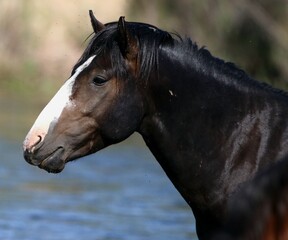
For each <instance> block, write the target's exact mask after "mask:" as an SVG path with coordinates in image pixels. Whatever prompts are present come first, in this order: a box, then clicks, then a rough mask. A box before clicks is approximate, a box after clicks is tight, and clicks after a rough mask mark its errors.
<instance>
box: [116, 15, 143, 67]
mask: <svg viewBox="0 0 288 240" xmlns="http://www.w3.org/2000/svg"><path fill="white" fill-rule="evenodd" d="M117 42H118V45H119V48H120V51H121V53H122V55H123V57H124V58H125V59H127V60H129V61H132V60H135V59H136V57H137V52H138V45H137V39H136V38H135V37H134V36H133V35H132V34H131V33H130V32H129V30H128V29H127V26H126V22H125V17H120V18H119V21H118V37H117Z"/></svg>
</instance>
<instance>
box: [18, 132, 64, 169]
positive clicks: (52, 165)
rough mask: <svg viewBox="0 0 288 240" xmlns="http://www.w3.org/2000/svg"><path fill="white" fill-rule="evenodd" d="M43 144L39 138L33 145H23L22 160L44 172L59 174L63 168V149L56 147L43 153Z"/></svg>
mask: <svg viewBox="0 0 288 240" xmlns="http://www.w3.org/2000/svg"><path fill="white" fill-rule="evenodd" d="M42 147H43V142H42V141H41V137H39V141H37V142H36V143H35V144H34V145H31V146H29V145H27V144H25V143H24V146H23V148H24V158H25V160H26V161H27V162H28V163H29V164H31V165H34V166H38V167H39V168H41V169H44V170H46V171H47V172H50V173H59V172H61V171H62V170H63V169H64V167H65V160H63V158H62V156H63V154H64V148H63V147H61V146H60V147H56V148H54V149H53V150H49V151H48V152H44V151H43V149H44V148H42ZM50 149H51V148H50Z"/></svg>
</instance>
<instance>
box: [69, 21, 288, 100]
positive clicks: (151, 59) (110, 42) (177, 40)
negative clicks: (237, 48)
mask: <svg viewBox="0 0 288 240" xmlns="http://www.w3.org/2000/svg"><path fill="white" fill-rule="evenodd" d="M127 28H128V29H129V31H130V32H131V34H133V35H134V36H136V38H137V39H138V42H139V51H140V54H139V59H138V62H140V69H139V78H140V79H141V80H143V81H145V80H147V79H148V78H149V76H150V73H151V72H152V71H153V70H155V71H156V72H157V68H158V66H159V59H158V56H159V51H160V49H163V48H169V49H170V50H171V51H174V54H175V55H173V56H176V57H177V60H179V61H182V63H183V64H186V65H187V64H189V65H190V67H191V68H192V70H194V71H198V72H201V74H204V75H206V76H209V77H213V78H215V79H217V80H219V81H221V82H222V83H223V84H226V85H237V86H238V85H239V86H240V87H242V88H243V89H245V90H244V91H249V89H251V88H254V89H259V90H264V91H268V92H272V93H276V94H277V95H280V96H282V97H285V98H286V97H288V95H287V93H285V92H284V91H282V90H279V89H275V88H273V87H271V86H270V85H268V84H266V83H262V82H258V81H256V80H254V79H252V78H251V77H249V76H248V75H247V74H246V73H245V72H244V71H243V70H242V69H240V68H239V67H237V66H236V65H235V64H234V63H231V62H226V61H224V60H222V59H219V58H217V57H214V56H212V54H211V53H210V52H209V51H208V50H207V49H206V48H204V47H201V48H199V47H198V45H197V44H196V43H195V42H193V41H192V40H191V39H190V38H182V37H181V36H180V35H178V34H175V33H168V32H166V31H163V30H161V29H159V28H157V27H155V26H153V25H149V24H146V23H138V22H127ZM92 35H93V34H92ZM116 39H117V22H112V23H108V24H106V25H105V29H104V30H103V31H101V32H99V33H98V34H94V35H93V37H92V38H91V40H90V42H89V44H88V46H87V48H86V49H85V51H84V53H83V55H82V56H81V58H80V60H79V61H78V63H77V64H76V65H75V66H74V68H73V71H72V74H73V73H74V71H75V69H76V68H77V67H78V66H79V65H81V64H82V63H83V62H85V61H86V60H87V59H88V58H89V57H91V56H92V55H101V54H103V55H106V54H107V51H109V53H110V56H111V62H112V65H113V66H114V67H115V70H116V72H117V75H118V76H121V75H123V73H124V71H125V68H124V62H123V57H122V55H121V52H120V50H119V48H118V46H117V41H116ZM115 48H116V49H117V48H118V50H116V51H115ZM255 87H256V88H255Z"/></svg>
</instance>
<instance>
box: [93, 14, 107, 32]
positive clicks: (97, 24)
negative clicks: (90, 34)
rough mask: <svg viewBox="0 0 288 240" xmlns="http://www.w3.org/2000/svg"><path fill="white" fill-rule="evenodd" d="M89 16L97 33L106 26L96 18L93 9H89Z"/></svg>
mask: <svg viewBox="0 0 288 240" xmlns="http://www.w3.org/2000/svg"><path fill="white" fill-rule="evenodd" d="M89 16H90V20H91V24H92V27H93V30H94V33H95V34H96V33H98V32H100V31H101V30H103V29H104V28H105V26H104V24H103V23H101V22H99V21H98V20H97V19H96V18H95V16H94V14H93V11H92V10H89Z"/></svg>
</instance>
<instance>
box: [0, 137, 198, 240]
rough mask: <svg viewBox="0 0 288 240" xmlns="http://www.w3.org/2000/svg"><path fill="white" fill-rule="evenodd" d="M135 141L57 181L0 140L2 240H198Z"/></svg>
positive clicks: (187, 213) (180, 204) (183, 207)
mask: <svg viewBox="0 0 288 240" xmlns="http://www.w3.org/2000/svg"><path fill="white" fill-rule="evenodd" d="M141 141H142V140H141V139H140V137H139V136H138V135H134V136H132V138H130V139H129V140H128V141H125V142H124V143H121V144H118V145H115V146H111V147H109V148H107V149H105V150H102V151H100V152H98V153H96V154H93V155H91V156H88V157H85V158H82V159H80V160H78V161H75V162H72V163H69V164H67V165H66V167H65V169H64V171H63V172H62V173H61V174H57V175H55V174H48V173H46V172H45V171H43V170H41V169H38V168H37V167H33V166H30V165H29V164H27V163H26V162H25V161H24V159H23V157H22V147H21V143H18V142H13V141H8V140H3V139H1V138H0V153H1V167H0V240H20V239H21V240H74V239H85V240H98V239H99V240H122V239H123V240H124V239H125V240H153V239H155V240H177V239H179V240H186V239H187V240H188V239H189V240H191V239H197V237H196V235H195V225H194V217H193V214H192V212H191V210H190V208H189V207H188V206H187V204H186V203H185V202H184V200H183V199H182V198H181V196H180V195H179V193H178V192H177V191H176V189H175V188H174V186H173V185H172V183H171V182H170V181H169V179H168V178H167V176H166V175H165V173H164V172H163V170H162V169H161V168H160V166H159V165H158V163H157V162H156V160H155V159H154V157H153V156H152V155H151V153H150V152H149V150H148V149H147V148H146V147H145V146H144V144H143V141H142V142H141ZM135 143H137V144H135Z"/></svg>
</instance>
